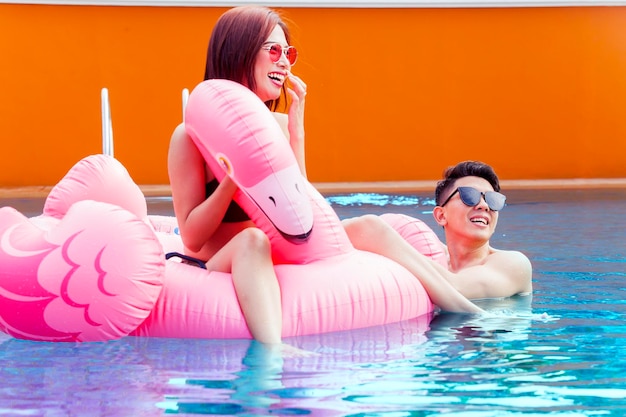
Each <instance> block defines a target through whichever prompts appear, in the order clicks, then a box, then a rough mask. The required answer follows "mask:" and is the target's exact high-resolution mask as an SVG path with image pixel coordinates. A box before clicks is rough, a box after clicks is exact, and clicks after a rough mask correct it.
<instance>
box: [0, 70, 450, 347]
mask: <svg viewBox="0 0 626 417" xmlns="http://www.w3.org/2000/svg"><path fill="white" fill-rule="evenodd" d="M185 120H186V127H187V130H188V132H189V134H190V136H191V137H192V138H193V139H194V141H196V143H197V144H198V146H199V148H200V149H201V150H202V152H203V154H204V156H205V159H206V160H207V162H208V163H209V164H211V167H212V169H214V170H215V172H220V170H223V171H224V175H231V176H232V178H233V179H234V180H235V182H236V183H237V184H238V186H239V188H240V190H241V192H240V193H239V194H238V195H237V199H238V201H239V203H240V204H241V205H242V206H243V207H244V209H246V211H247V212H248V214H249V215H250V216H251V218H252V219H253V220H254V221H255V223H256V224H257V225H258V226H259V227H260V228H261V229H262V230H264V231H265V233H267V234H268V236H269V237H270V239H271V242H272V248H273V257H274V260H275V264H276V266H275V270H276V274H277V277H278V279H279V282H280V286H281V292H282V303H283V337H289V336H295V335H306V334H316V333H324V332H331V331H337V330H349V329H357V328H364V327H369V326H376V325H381V324H388V323H395V322H399V321H403V320H407V319H413V318H417V317H421V316H424V315H427V314H429V313H430V312H431V311H432V303H431V302H430V299H429V298H428V295H427V294H426V292H425V290H424V288H423V287H422V286H421V284H420V283H419V281H418V280H417V279H416V278H415V277H413V276H412V275H411V274H410V273H409V272H408V271H407V270H406V269H404V268H403V267H401V266H400V265H398V264H396V263H394V262H392V261H391V260H389V259H386V258H383V257H381V256H378V255H375V254H372V253H367V252H361V251H358V250H356V249H354V248H353V247H352V245H351V244H350V242H349V240H348V238H347V236H346V234H345V231H344V230H343V227H342V226H341V223H340V221H339V219H338V217H337V215H336V214H335V213H334V211H333V210H332V208H331V207H330V206H329V204H328V203H327V202H326V201H325V199H324V198H323V197H322V196H321V195H320V194H319V193H318V192H317V191H316V190H315V189H314V187H312V186H311V184H309V183H308V181H307V180H306V179H305V178H303V177H302V175H300V173H299V171H298V169H297V164H296V163H295V159H294V157H293V154H292V153H291V150H290V148H289V146H288V144H287V141H286V139H285V138H284V136H283V135H282V132H281V131H280V128H279V127H278V125H277V124H276V122H275V120H274V118H273V116H272V115H271V113H270V112H269V110H268V109H267V108H266V107H265V106H264V105H263V103H261V102H260V100H259V99H258V98H257V97H256V96H255V95H254V94H252V93H251V92H250V91H249V90H248V89H246V88H244V87H242V86H240V85H239V84H236V83H232V82H229V81H224V80H211V81H205V82H203V83H201V84H200V85H199V86H198V87H196V89H194V91H193V92H192V94H191V95H190V97H189V102H188V105H187V112H186V118H185ZM385 218H386V219H387V220H388V221H389V222H390V224H392V226H393V227H395V228H396V229H397V230H398V231H400V232H401V233H402V234H403V236H405V238H407V240H409V241H410V242H411V243H412V244H413V245H414V246H415V247H416V248H418V249H419V250H420V251H422V253H425V254H426V255H428V256H431V257H432V258H433V259H436V260H439V261H441V262H442V263H445V253H444V250H443V245H442V244H441V242H439V240H438V239H437V237H436V235H435V234H434V232H433V231H432V230H430V228H428V227H427V226H426V225H425V224H423V223H422V222H421V221H419V220H417V219H413V218H410V217H408V216H400V215H386V216H385ZM175 224H176V221H175V218H173V217H168V216H148V215H147V209H146V202H145V199H144V196H143V195H142V193H141V191H140V190H139V188H138V187H137V186H136V184H135V183H134V182H133V181H132V179H131V178H130V176H129V175H128V172H127V171H126V169H125V168H124V167H123V166H122V165H121V164H120V163H119V162H118V161H117V160H115V159H114V158H113V157H111V156H106V155H93V156H90V157H87V158H85V159H83V160H81V161H80V162H79V163H77V164H76V165H75V166H74V167H73V168H72V169H71V170H70V171H69V172H68V174H67V175H66V176H65V177H64V178H63V179H62V180H61V181H60V182H59V184H57V186H56V187H55V188H54V189H53V190H52V192H51V193H50V195H49V196H48V198H47V200H46V204H45V207H44V213H43V214H42V215H41V216H38V217H35V218H31V219H28V218H26V217H24V216H23V215H22V214H20V213H18V212H17V211H15V210H14V209H12V208H10V207H4V208H2V209H0V271H1V272H0V330H2V331H4V332H5V333H8V334H11V335H13V336H15V337H19V338H26V339H32V340H44V341H90V340H110V339H116V338H119V337H122V336H125V335H134V336H142V337H183V338H250V337H251V335H250V332H249V330H248V328H247V326H246V323H245V320H244V318H243V314H242V313H241V309H240V307H239V304H238V303H237V298H236V295H235V291H234V288H233V284H232V279H231V277H230V274H226V273H219V272H214V271H206V270H203V269H201V268H197V267H194V266H190V265H186V264H182V263H179V262H176V261H172V260H170V261H167V262H165V260H164V249H165V251H169V250H178V251H181V250H182V249H183V247H182V241H181V240H180V237H179V236H177V235H176V234H175V233H174V231H175V229H176V228H175ZM165 230H166V231H165ZM164 231H165V232H164Z"/></svg>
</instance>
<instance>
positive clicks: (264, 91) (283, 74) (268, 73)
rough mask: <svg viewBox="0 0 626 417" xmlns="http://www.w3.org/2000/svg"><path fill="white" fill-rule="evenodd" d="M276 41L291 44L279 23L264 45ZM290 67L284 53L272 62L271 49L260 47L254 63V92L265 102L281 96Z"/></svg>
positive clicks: (284, 44) (281, 43)
mask: <svg viewBox="0 0 626 417" xmlns="http://www.w3.org/2000/svg"><path fill="white" fill-rule="evenodd" d="M274 43H277V44H279V45H281V46H283V47H287V46H289V44H288V43H287V38H286V37H285V32H284V31H283V29H282V28H281V27H280V26H279V25H276V26H275V27H274V30H272V32H271V33H270V36H269V37H268V38H267V39H266V41H265V42H264V43H263V46H264V47H265V46H269V45H272V44H274ZM290 69H291V65H290V64H289V61H288V60H287V57H285V55H284V54H281V56H280V59H279V60H278V61H277V62H272V58H271V57H270V53H269V51H267V50H265V49H259V52H258V54H257V56H256V60H255V64H254V81H255V88H254V92H255V93H256V95H257V96H259V98H260V99H261V100H262V101H263V102H266V101H270V100H276V99H277V98H279V97H280V94H281V91H282V87H283V84H284V83H285V80H286V79H287V74H288V73H289V70H290Z"/></svg>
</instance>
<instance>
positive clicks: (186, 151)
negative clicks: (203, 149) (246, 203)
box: [167, 124, 237, 253]
mask: <svg viewBox="0 0 626 417" xmlns="http://www.w3.org/2000/svg"><path fill="white" fill-rule="evenodd" d="M167 166H168V174H169V180H170V186H171V190H172V200H173V205H174V213H175V214H176V219H177V221H178V227H179V228H180V234H181V237H182V239H183V243H184V244H185V247H187V248H188V249H189V250H190V251H193V252H194V253H197V252H199V251H200V250H201V249H202V248H203V246H204V245H205V244H206V243H207V242H208V241H209V240H210V239H211V236H213V234H214V233H215V231H216V230H217V228H218V227H219V226H220V224H221V222H222V219H223V217H224V214H225V213H226V210H227V208H228V205H229V204H230V202H231V200H232V198H233V195H234V193H235V191H236V190H237V186H236V185H235V184H234V183H233V182H232V181H231V180H230V179H229V178H228V177H225V178H224V180H223V181H222V182H221V183H220V185H219V186H218V188H217V189H216V190H215V192H214V193H213V194H212V195H211V196H210V197H209V198H206V188H205V187H206V183H207V182H208V181H210V180H212V179H213V178H212V177H210V178H209V177H208V176H209V175H212V174H210V171H208V168H207V167H206V163H205V161H204V158H203V157H202V155H201V154H200V151H199V150H198V148H197V147H196V146H195V144H194V143H193V141H192V140H191V138H190V137H189V136H188V135H187V133H186V132H185V128H184V125H182V124H181V125H179V126H178V127H177V128H176V129H175V130H174V133H173V134H172V138H171V140H170V147H169V151H168V162H167Z"/></svg>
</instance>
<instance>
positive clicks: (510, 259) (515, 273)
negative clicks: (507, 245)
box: [489, 250, 533, 293]
mask: <svg viewBox="0 0 626 417" xmlns="http://www.w3.org/2000/svg"><path fill="white" fill-rule="evenodd" d="M490 258H491V259H490V260H489V263H490V264H491V266H492V267H495V268H497V269H499V270H501V271H502V272H504V273H505V274H506V276H508V277H509V279H510V280H511V282H512V283H513V286H514V287H516V288H517V291H516V292H517V293H524V292H529V291H532V271H533V268H532V264H531V262H530V259H528V257H527V256H526V255H525V254H524V253H522V252H520V251H516V250H494V252H493V253H492V255H491V256H490Z"/></svg>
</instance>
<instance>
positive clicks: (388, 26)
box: [0, 4, 626, 186]
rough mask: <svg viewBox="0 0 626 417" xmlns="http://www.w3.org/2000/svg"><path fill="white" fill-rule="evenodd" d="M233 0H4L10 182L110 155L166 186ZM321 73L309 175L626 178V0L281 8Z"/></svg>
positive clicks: (1, 118)
mask: <svg viewBox="0 0 626 417" xmlns="http://www.w3.org/2000/svg"><path fill="white" fill-rule="evenodd" d="M224 10H225V9H223V8H168V7H98V6H43V5H38V6H37V5H9V4H0V60H1V65H0V135H1V139H0V140H1V141H2V149H1V151H0V167H2V169H1V170H0V186H25V185H50V184H54V183H56V182H57V181H58V179H59V178H60V177H61V176H62V175H63V174H64V173H65V172H66V171H67V169H69V167H71V165H72V164H73V163H74V162H76V161H77V160H78V159H80V158H82V157H83V156H85V155H88V154H91V153H97V152H100V151H101V149H102V148H101V124H100V89H101V88H102V87H107V88H108V89H109V94H110V99H111V105H112V116H113V129H114V137H115V154H116V156H117V157H118V159H120V160H121V161H122V163H124V165H126V166H127V168H128V169H129V171H130V173H131V175H132V176H133V178H134V179H135V180H136V181H137V182H138V183H140V184H164V183H167V168H166V154H167V146H168V141H169V136H170V133H171V131H172V129H173V127H174V126H175V125H176V124H177V123H178V122H179V120H180V118H181V89H182V88H184V87H188V88H192V87H193V86H194V85H195V84H197V83H198V82H200V81H201V77H202V75H203V67H204V55H205V51H206V45H207V40H208V36H209V34H210V31H211V28H212V25H213V23H214V22H215V20H216V19H217V17H218V16H219V15H220V14H221V13H222V12H223V11H224ZM282 11H283V13H284V14H285V16H286V17H287V18H288V19H289V20H292V21H293V22H294V23H292V25H291V26H292V30H293V32H294V33H293V34H294V44H295V45H296V46H298V48H299V49H300V51H301V54H300V58H299V62H298V63H297V65H296V66H295V68H294V72H296V73H297V74H299V75H300V76H301V77H302V78H304V79H305V80H306V82H307V83H308V85H309V94H308V95H307V120H306V123H307V163H308V168H309V176H310V179H311V180H312V181H315V182H327V181H331V182H332V181H395V180H421V179H434V178H438V177H439V175H440V173H441V171H442V169H443V168H444V167H445V166H447V165H449V164H452V163H455V162H457V161H459V160H462V159H481V160H484V161H486V162H489V163H491V164H493V165H494V166H495V167H496V169H497V170H498V171H499V173H500V175H501V177H502V178H504V179H533V178H610V177H614V178H615V177H626V163H624V162H625V161H624V160H625V159H626V30H624V28H626V7H597V8H587V7H579V8H494V9H481V8H473V9H323V8H320V9H316V8H290V9H282Z"/></svg>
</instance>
